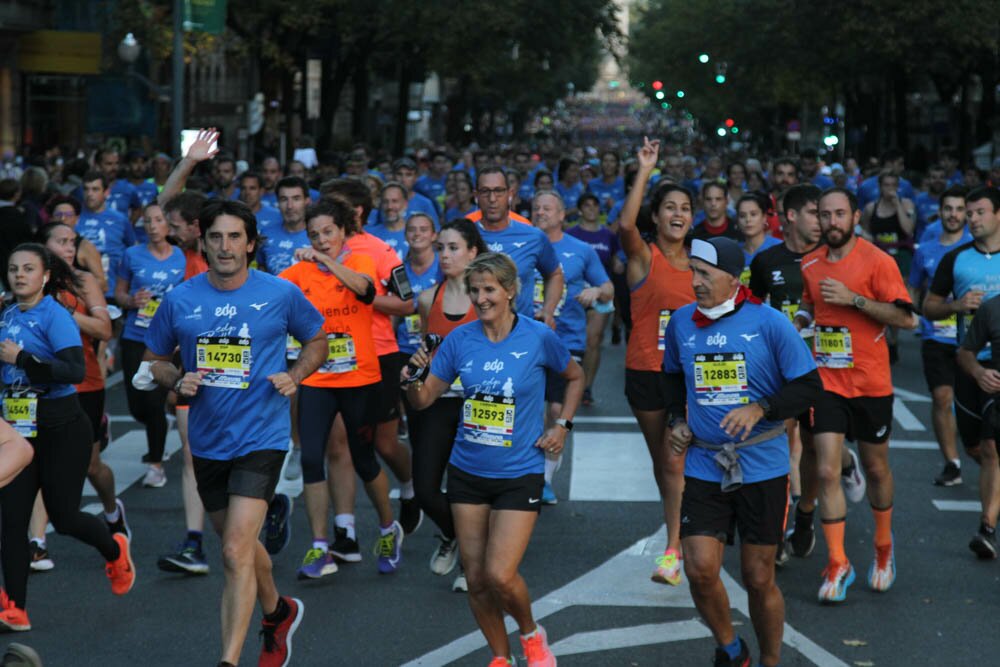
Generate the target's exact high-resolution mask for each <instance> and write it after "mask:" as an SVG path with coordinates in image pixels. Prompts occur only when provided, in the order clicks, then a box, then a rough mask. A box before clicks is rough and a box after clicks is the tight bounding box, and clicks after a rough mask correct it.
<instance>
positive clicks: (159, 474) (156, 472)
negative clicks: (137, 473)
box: [142, 466, 167, 489]
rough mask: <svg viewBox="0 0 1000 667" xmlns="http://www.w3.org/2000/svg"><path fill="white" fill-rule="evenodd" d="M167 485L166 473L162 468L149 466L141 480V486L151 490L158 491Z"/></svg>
mask: <svg viewBox="0 0 1000 667" xmlns="http://www.w3.org/2000/svg"><path fill="white" fill-rule="evenodd" d="M166 484H167V473H166V471H164V470H163V467H162V466H161V467H159V468H157V467H156V466H149V470H147V471H146V476H145V477H143V478H142V485H143V486H145V487H148V488H151V489H160V488H163V487H164V486H166Z"/></svg>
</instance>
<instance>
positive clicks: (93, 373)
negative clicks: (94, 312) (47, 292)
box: [59, 292, 104, 394]
mask: <svg viewBox="0 0 1000 667" xmlns="http://www.w3.org/2000/svg"><path fill="white" fill-rule="evenodd" d="M59 302H60V303H62V304H63V305H64V306H66V307H67V308H72V309H73V311H74V312H77V313H80V314H81V315H87V314H88V313H87V305H86V304H85V303H84V302H83V299H81V298H79V297H78V296H76V295H75V294H73V293H72V292H61V293H60V294H59ZM80 343H81V344H82V345H83V361H84V364H85V366H84V372H83V382H81V383H80V384H78V385H76V390H77V391H78V392H80V393H81V394H83V393H86V392H88V391H100V390H101V389H104V375H103V374H102V373H101V365H100V364H99V363H97V349H96V347H97V341H95V340H94V339H93V338H91V337H90V336H88V335H87V334H85V333H83V332H82V331H81V332H80Z"/></svg>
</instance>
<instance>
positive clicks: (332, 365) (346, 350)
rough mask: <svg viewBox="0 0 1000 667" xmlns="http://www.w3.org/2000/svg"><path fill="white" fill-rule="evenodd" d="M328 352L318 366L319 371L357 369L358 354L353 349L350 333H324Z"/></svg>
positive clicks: (348, 370) (345, 371)
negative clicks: (321, 363)
mask: <svg viewBox="0 0 1000 667" xmlns="http://www.w3.org/2000/svg"><path fill="white" fill-rule="evenodd" d="M326 345H327V349H328V354H327V357H326V361H325V362H323V365H322V366H320V367H319V372H320V373H349V372H351V371H356V370H358V355H357V353H356V352H355V351H354V338H352V337H351V334H346V333H332V334H327V335H326Z"/></svg>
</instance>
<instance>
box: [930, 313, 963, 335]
mask: <svg viewBox="0 0 1000 667" xmlns="http://www.w3.org/2000/svg"><path fill="white" fill-rule="evenodd" d="M931 327H932V328H933V330H934V335H935V336H937V337H938V338H948V339H951V340H955V339H957V338H958V313H953V314H952V315H951V317H948V318H945V319H943V320H935V321H932V322H931Z"/></svg>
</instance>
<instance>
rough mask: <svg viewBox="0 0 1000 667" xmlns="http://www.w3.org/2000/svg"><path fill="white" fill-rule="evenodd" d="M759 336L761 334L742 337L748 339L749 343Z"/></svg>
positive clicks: (741, 335) (742, 335)
mask: <svg viewBox="0 0 1000 667" xmlns="http://www.w3.org/2000/svg"><path fill="white" fill-rule="evenodd" d="M759 335H760V334H740V337H741V338H744V339H746V341H747V342H748V343H749V342H750V341H752V340H753V339H754V338H756V337H757V336H759Z"/></svg>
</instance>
